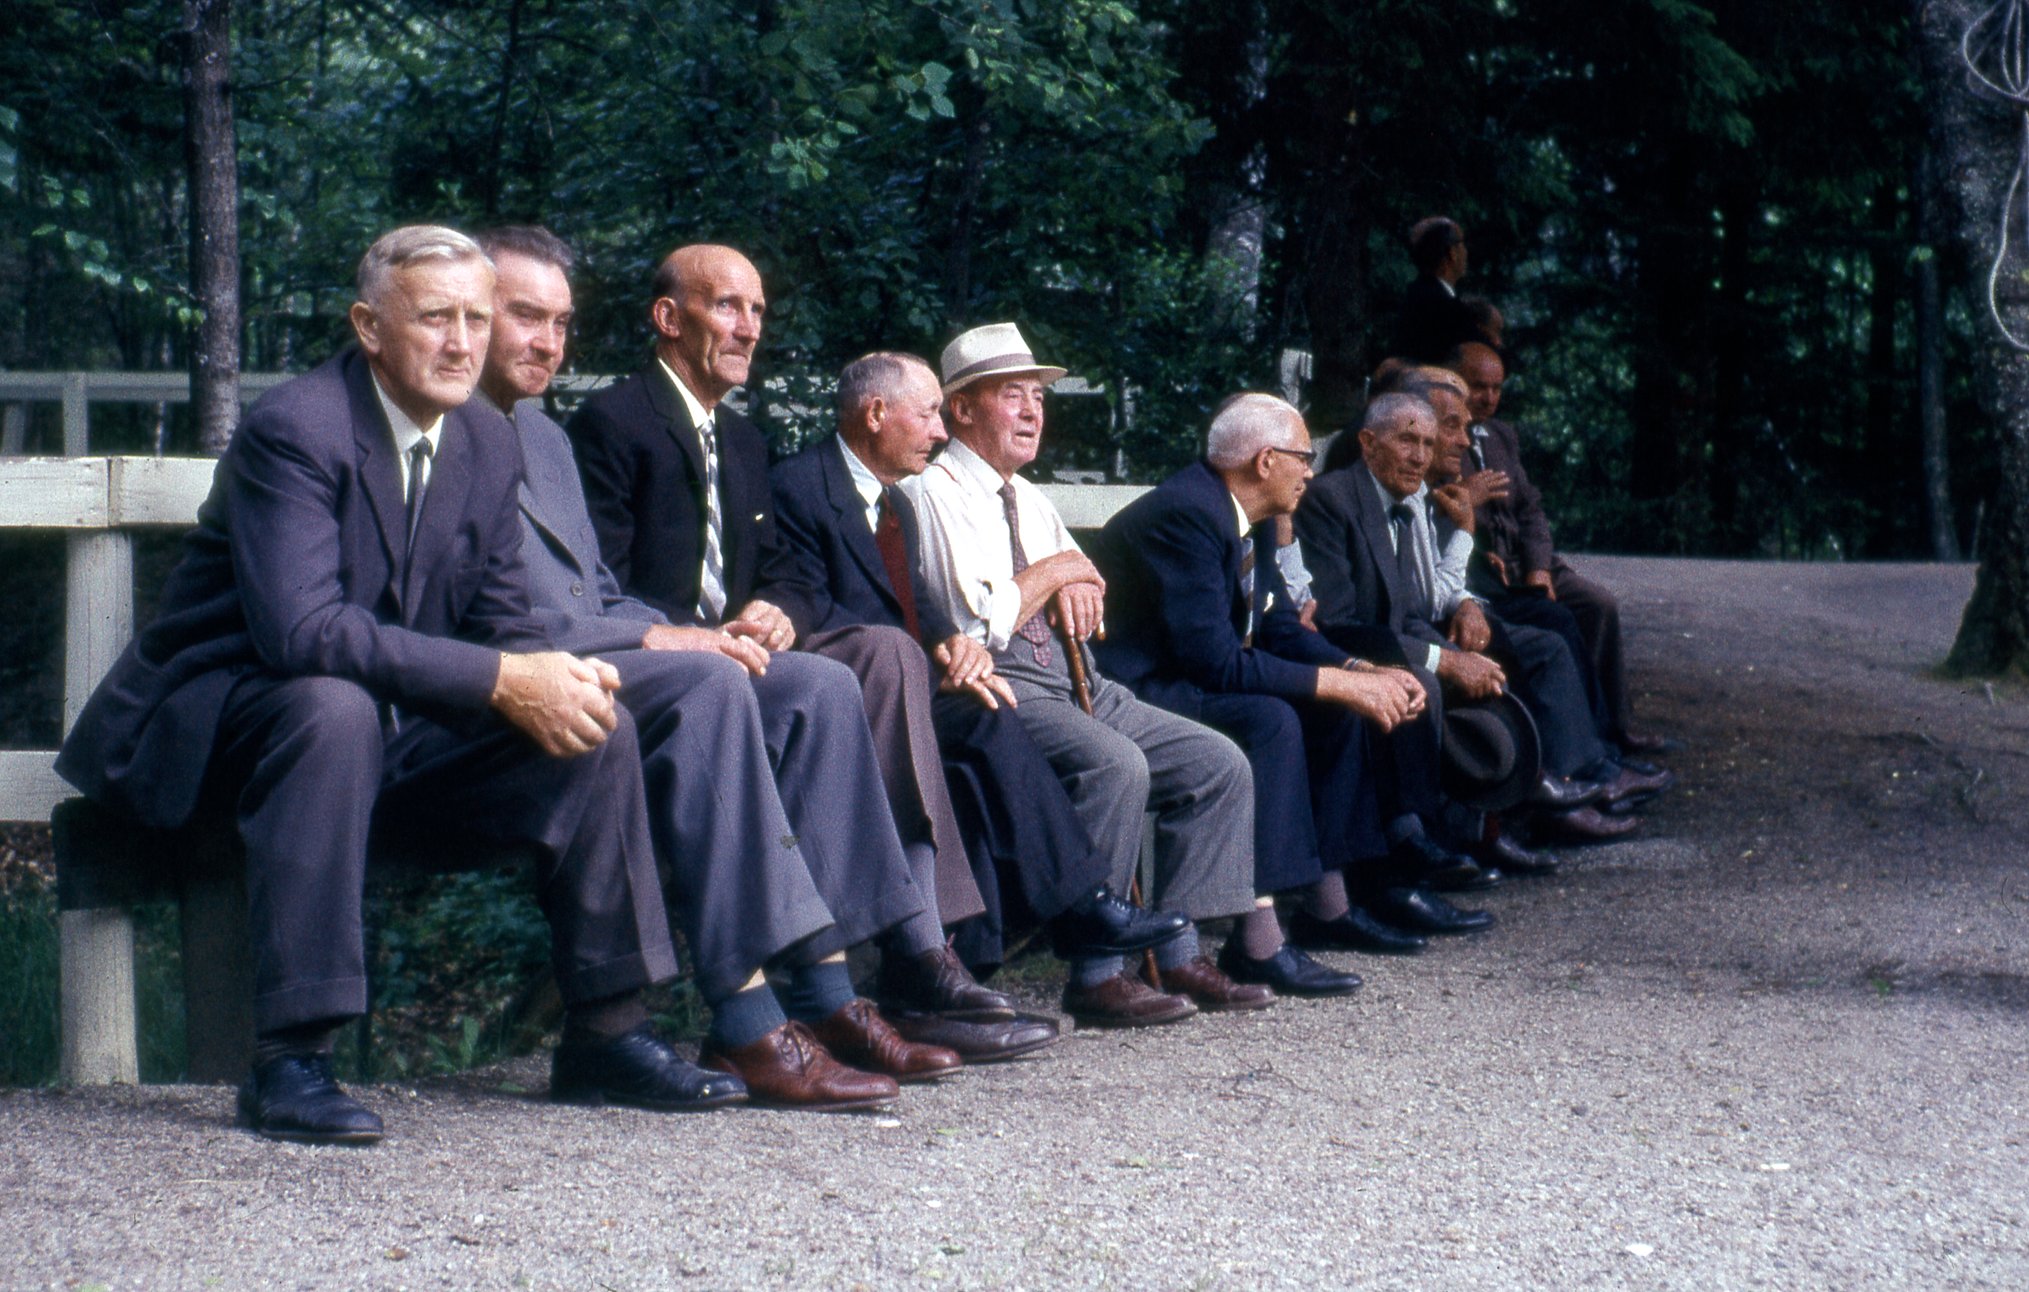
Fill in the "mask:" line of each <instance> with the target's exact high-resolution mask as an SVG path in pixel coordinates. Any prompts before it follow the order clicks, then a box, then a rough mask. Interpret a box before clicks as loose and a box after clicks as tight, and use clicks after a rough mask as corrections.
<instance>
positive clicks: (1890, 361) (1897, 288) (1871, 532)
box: [1854, 179, 1915, 559]
mask: <svg viewBox="0 0 2029 1292" xmlns="http://www.w3.org/2000/svg"><path fill="white" fill-rule="evenodd" d="M1896 203H1897V198H1896V185H1895V183H1894V182H1893V180H1890V179H1884V180H1882V182H1881V186H1880V188H1879V190H1877V192H1876V193H1875V195H1874V232H1875V234H1876V235H1877V237H1876V238H1875V240H1874V241H1873V242H1872V243H1871V244H1870V246H1869V247H1868V249H1867V261H1868V277H1869V279H1870V280H1871V284H1870V287H1869V290H1868V294H1867V373H1866V387H1865V388H1866V403H1865V405H1864V409H1865V411H1864V413H1863V414H1862V417H1861V428H1862V430H1863V436H1862V439H1861V443H1860V454H1861V458H1862V460H1863V461H1865V462H1870V463H1873V464H1875V465H1876V466H1877V467H1878V466H1879V464H1881V463H1884V462H1895V463H1902V462H1907V461H1908V460H1909V458H1908V452H1909V445H1908V442H1907V441H1906V440H1903V439H1902V438H1901V437H1900V436H1899V435H1897V434H1896V432H1897V430H1898V429H1902V428H1906V427H1907V426H1908V423H1907V422H1905V421H1903V420H1902V419H1901V418H1898V417H1897V416H1896V415H1895V414H1896V407H1895V405H1896V395H1897V390H1898V388H1899V386H1900V384H1901V382H1900V378H1901V372H1900V371H1899V370H1898V369H1897V367H1896V363H1895V308H1896V303H1897V302H1898V301H1900V300H1901V299H1902V294H1903V291H1904V285H1903V282H1902V262H1903V260H1904V258H1905V257H1906V255H1907V253H1908V250H1909V248H1908V244H1906V243H1904V242H1902V241H1901V240H1899V239H1897V238H1896V236H1895V233H1896V228H1897V226H1898V224H1899V223H1900V221H1899V219H1898V214H1899V213H1898V212H1897V210H1896ZM1867 475H1868V476H1870V477H1871V478H1872V479H1873V482H1874V487H1873V488H1872V490H1870V491H1869V492H1870V493H1871V494H1872V500H1871V502H1870V503H1869V505H1868V507H1867V512H1868V520H1867V521H1866V522H1865V524H1866V529H1864V530H1863V531H1862V532H1861V533H1860V534H1858V535H1856V536H1855V537H1856V538H1857V539H1858V541H1857V543H1856V544H1855V546H1854V550H1855V551H1856V552H1857V553H1858V554H1859V555H1861V556H1863V557H1867V558H1871V559H1880V558H1884V557H1890V556H1894V555H1896V554H1898V553H1899V552H1902V551H1904V550H1906V549H1905V548H1904V547H1903V544H1904V542H1905V541H1907V539H1908V537H1909V531H1910V528H1911V526H1910V525H1909V524H1908V521H1907V517H1908V516H1909V514H1910V512H1911V510H1913V508H1912V507H1911V506H1910V504H1911V503H1913V502H1914V501H1915V499H1914V498H1912V497H1911V496H1910V494H1911V490H1910V488H1909V484H1908V480H1907V478H1906V477H1905V476H1904V475H1903V473H1902V472H1901V471H1899V470H1898V471H1881V470H1878V469H1877V470H1873V471H1869V472H1867Z"/></svg>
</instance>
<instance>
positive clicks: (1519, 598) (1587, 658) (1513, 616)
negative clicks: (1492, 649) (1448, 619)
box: [1487, 592, 1616, 736]
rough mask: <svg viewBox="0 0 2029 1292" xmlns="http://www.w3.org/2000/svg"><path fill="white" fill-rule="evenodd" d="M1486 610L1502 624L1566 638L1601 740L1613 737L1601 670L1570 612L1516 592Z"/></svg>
mask: <svg viewBox="0 0 2029 1292" xmlns="http://www.w3.org/2000/svg"><path fill="white" fill-rule="evenodd" d="M1487 608H1488V609H1489V610H1491V611H1492V612H1493V613H1494V615H1495V616H1496V617H1498V618H1499V619H1501V620H1502V621H1503V622H1506V623H1509V624H1523V625H1526V626H1527V627H1530V628H1540V629H1542V630H1544V631H1546V632H1553V633H1556V634H1557V635H1558V636H1559V637H1561V638H1563V639H1564V645H1565V648H1566V649H1568V650H1569V651H1570V652H1571V659H1572V661H1573V662H1574V663H1576V664H1577V666H1578V677H1579V680H1580V681H1581V682H1582V683H1583V684H1584V687H1585V704H1586V707H1587V708H1588V709H1590V710H1591V711H1592V725H1593V727H1594V728H1595V729H1596V730H1597V731H1598V732H1599V734H1600V735H1602V736H1610V735H1611V733H1613V732H1614V731H1615V730H1616V728H1615V727H1614V724H1613V718H1612V712H1611V707H1610V706H1609V705H1608V703H1607V699H1606V691H1605V688H1603V687H1602V686H1601V685H1600V683H1599V670H1598V669H1597V668H1595V667H1594V666H1593V662H1592V658H1593V657H1592V648H1591V647H1590V646H1589V645H1587V643H1586V640H1585V634H1584V632H1583V631H1582V630H1581V629H1580V628H1579V626H1578V619H1577V617H1576V616H1575V615H1573V614H1572V613H1571V611H1570V609H1569V608H1567V607H1566V606H1565V605H1564V604H1563V603H1562V602H1558V601H1552V600H1550V598H1548V597H1545V596H1540V595H1537V594H1535V593H1517V592H1503V593H1500V594H1498V595H1496V596H1494V597H1491V598H1489V599H1488V601H1487Z"/></svg>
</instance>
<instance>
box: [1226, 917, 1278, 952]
mask: <svg viewBox="0 0 2029 1292" xmlns="http://www.w3.org/2000/svg"><path fill="white" fill-rule="evenodd" d="M1234 933H1235V935H1236V936H1237V937H1238V938H1239V939H1240V949H1241V950H1242V951H1244V952H1246V953H1247V958H1248V959H1249V960H1266V959H1268V958H1269V957H1270V956H1273V955H1274V954H1275V953H1276V952H1278V951H1280V950H1282V923H1281V921H1279V920H1277V919H1276V918H1275V908H1274V907H1273V906H1257V907H1255V908H1254V909H1253V910H1251V911H1249V912H1247V913H1246V914H1245V915H1243V916H1241V917H1240V924H1239V927H1238V928H1237V929H1235V930H1234Z"/></svg>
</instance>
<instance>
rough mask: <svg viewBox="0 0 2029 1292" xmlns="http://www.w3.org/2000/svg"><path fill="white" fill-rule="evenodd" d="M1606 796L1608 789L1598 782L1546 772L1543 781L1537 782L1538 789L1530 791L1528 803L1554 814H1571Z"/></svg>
mask: <svg viewBox="0 0 2029 1292" xmlns="http://www.w3.org/2000/svg"><path fill="white" fill-rule="evenodd" d="M1605 794H1606V787H1605V786H1604V785H1601V784H1599V783H1598V782H1597V781H1581V780H1575V779H1573V778H1572V777H1569V776H1552V775H1551V774H1550V773H1548V772H1545V773H1543V779H1542V780H1540V781H1537V782H1536V788H1535V789H1532V790H1530V791H1529V798H1528V803H1529V805H1530V806H1531V807H1539V808H1548V809H1549V810H1550V811H1552V812H1569V811H1571V810H1572V809H1573V808H1582V807H1584V806H1585V805H1586V804H1588V803H1597V802H1598V801H1599V800H1600V799H1601V798H1603V797H1604V796H1605Z"/></svg>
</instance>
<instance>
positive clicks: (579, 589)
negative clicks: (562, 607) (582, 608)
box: [571, 581, 585, 597]
mask: <svg viewBox="0 0 2029 1292" xmlns="http://www.w3.org/2000/svg"><path fill="white" fill-rule="evenodd" d="M571 595H572V596H574V597H582V596H584V595H585V585H584V584H582V583H578V582H576V581H573V582H572V583H571Z"/></svg>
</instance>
